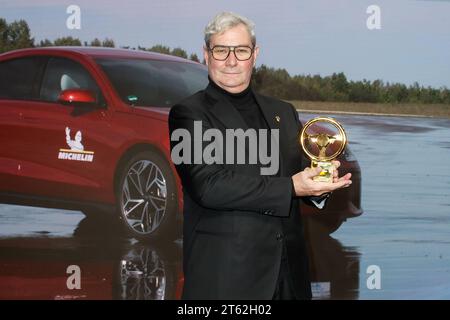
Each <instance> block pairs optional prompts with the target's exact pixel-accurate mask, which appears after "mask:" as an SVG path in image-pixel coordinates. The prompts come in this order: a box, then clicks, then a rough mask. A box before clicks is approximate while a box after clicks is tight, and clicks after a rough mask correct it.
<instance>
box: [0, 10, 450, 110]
mask: <svg viewBox="0 0 450 320" xmlns="http://www.w3.org/2000/svg"><path fill="white" fill-rule="evenodd" d="M49 46H94V47H112V48H114V47H115V43H114V40H112V39H109V38H105V39H104V40H100V39H97V38H95V39H93V40H92V41H90V42H87V41H84V42H82V41H81V40H80V39H77V38H73V37H70V36H68V37H60V38H57V39H55V40H53V41H52V40H49V39H44V40H41V41H39V43H35V40H34V38H32V37H31V32H30V28H29V26H28V24H27V22H26V21H25V20H18V21H14V22H12V23H7V21H6V20H5V19H3V18H0V53H3V52H6V51H10V50H14V49H21V48H33V47H49ZM122 48H125V49H134V50H143V51H151V52H158V53H164V54H170V55H174V56H178V57H182V58H185V59H190V60H193V61H197V62H200V60H199V58H198V56H197V55H196V54H195V53H191V54H188V53H187V52H186V51H185V50H183V49H182V48H173V49H171V48H170V47H167V46H164V45H161V44H157V45H154V46H153V47H151V48H145V47H141V46H138V47H137V48H130V47H122ZM203 63H204V61H203ZM252 81H253V86H254V87H255V89H256V90H257V91H259V92H261V93H263V94H267V95H271V96H274V97H278V98H280V99H285V100H306V101H337V102H374V103H417V104H433V103H439V104H450V90H449V89H448V88H446V87H441V88H438V89H437V88H432V87H430V86H428V87H424V86H421V85H419V83H417V82H415V83H414V84H413V85H409V86H407V85H405V84H401V83H389V82H383V81H382V80H374V81H370V80H366V79H364V80H362V81H349V80H348V79H347V77H346V76H345V74H344V73H343V72H339V73H333V74H332V75H330V76H320V75H294V76H291V75H290V74H289V73H288V71H287V70H285V69H276V68H270V67H267V66H265V65H261V66H259V67H257V68H255V69H254V72H253V79H252Z"/></svg>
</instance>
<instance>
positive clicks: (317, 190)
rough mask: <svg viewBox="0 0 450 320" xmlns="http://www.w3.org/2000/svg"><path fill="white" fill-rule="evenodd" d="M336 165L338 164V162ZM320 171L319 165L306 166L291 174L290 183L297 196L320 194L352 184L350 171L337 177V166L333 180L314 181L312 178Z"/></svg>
mask: <svg viewBox="0 0 450 320" xmlns="http://www.w3.org/2000/svg"><path fill="white" fill-rule="evenodd" d="M336 162H337V166H336V167H338V166H339V162H338V161H336ZM321 171H322V169H321V168H320V167H317V168H314V169H312V168H306V169H305V170H304V171H300V172H299V173H296V174H295V175H293V176H292V183H293V185H294V189H295V195H296V196H299V197H305V196H320V195H322V194H324V193H327V192H332V191H335V190H338V189H341V188H346V187H348V186H350V185H351V184H352V180H350V178H351V173H347V174H346V175H345V176H343V177H341V178H339V177H338V176H337V168H336V170H335V172H336V173H335V176H334V178H333V182H319V181H314V180H313V178H314V177H315V176H317V175H319V173H320V172H321Z"/></svg>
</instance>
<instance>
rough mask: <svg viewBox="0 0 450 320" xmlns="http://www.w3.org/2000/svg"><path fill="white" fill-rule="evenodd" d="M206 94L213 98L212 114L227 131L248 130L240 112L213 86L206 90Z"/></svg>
mask: <svg viewBox="0 0 450 320" xmlns="http://www.w3.org/2000/svg"><path fill="white" fill-rule="evenodd" d="M206 93H207V94H208V95H209V97H210V98H212V106H211V109H210V111H211V113H212V114H213V115H214V116H215V117H216V118H217V120H219V121H220V122H222V123H223V124H224V125H225V127H226V128H227V129H243V130H244V131H245V130H247V129H248V126H247V124H246V123H245V121H244V119H243V118H242V117H241V114H240V113H239V111H237V110H236V108H235V107H234V106H233V105H232V104H231V103H230V102H229V101H228V100H227V99H225V98H224V97H222V96H221V95H220V94H218V93H217V92H216V91H215V89H214V88H212V86H211V85H208V87H207V88H206Z"/></svg>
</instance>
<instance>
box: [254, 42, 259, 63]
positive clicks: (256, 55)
mask: <svg viewBox="0 0 450 320" xmlns="http://www.w3.org/2000/svg"><path fill="white" fill-rule="evenodd" d="M258 55H259V46H255V50H254V51H253V67H254V66H255V65H256V58H258Z"/></svg>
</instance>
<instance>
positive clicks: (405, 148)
mask: <svg viewBox="0 0 450 320" xmlns="http://www.w3.org/2000/svg"><path fill="white" fill-rule="evenodd" d="M313 116H314V115H313V114H309V115H306V118H309V117H313ZM332 116H333V117H335V118H336V119H337V120H338V121H340V122H341V123H342V124H343V125H344V127H345V129H346V131H347V134H348V137H349V141H350V147H351V149H352V151H353V152H354V154H355V155H356V157H357V159H358V161H359V164H360V166H361V171H362V206H363V209H364V213H363V214H362V215H361V216H359V217H357V218H353V219H349V220H347V221H346V222H345V223H344V224H343V225H342V226H341V227H340V228H339V230H337V231H336V232H334V233H333V234H332V235H331V236H328V235H324V234H318V233H317V231H316V230H308V232H307V233H308V235H309V236H308V241H309V244H310V250H311V269H312V276H313V279H312V280H313V294H314V297H315V298H316V299H450V120H449V119H433V118H414V117H411V118H410V117H381V116H355V115H332ZM304 118H305V117H304ZM120 234H121V232H120V228H119V226H118V225H117V224H116V223H115V222H111V221H108V220H105V219H87V218H85V216H84V215H83V214H82V213H81V212H77V211H67V210H57V209H45V208H33V207H24V206H13V205H6V204H0V299H66V300H67V299H176V298H178V297H179V296H180V290H181V286H182V280H181V279H182V266H181V257H182V242H181V240H177V241H175V242H167V241H161V242H159V243H145V244H144V243H140V242H137V241H135V240H134V239H129V238H127V237H124V236H122V235H120ZM69 266H78V267H79V270H80V272H81V281H80V286H81V289H72V290H70V289H69V288H68V284H69V287H70V285H73V284H74V282H73V278H71V275H72V274H73V273H71V271H68V267H69Z"/></svg>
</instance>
